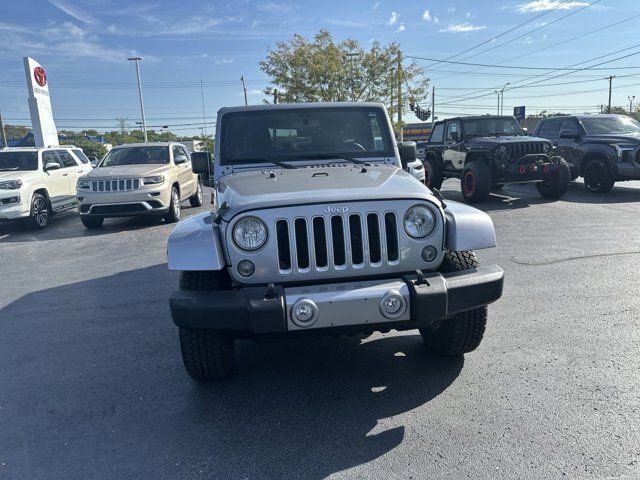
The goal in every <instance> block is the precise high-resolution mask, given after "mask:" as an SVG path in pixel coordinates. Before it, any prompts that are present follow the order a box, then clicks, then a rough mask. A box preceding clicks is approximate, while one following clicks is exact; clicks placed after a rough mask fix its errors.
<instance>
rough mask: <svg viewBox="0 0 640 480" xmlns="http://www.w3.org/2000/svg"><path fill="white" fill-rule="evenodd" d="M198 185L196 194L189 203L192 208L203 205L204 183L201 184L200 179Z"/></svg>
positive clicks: (190, 198)
mask: <svg viewBox="0 0 640 480" xmlns="http://www.w3.org/2000/svg"><path fill="white" fill-rule="evenodd" d="M196 183H197V185H198V186H197V187H196V193H194V194H193V195H191V196H190V197H189V203H190V204H191V206H192V207H201V206H202V203H203V201H202V200H203V194H202V182H200V179H198V181H197V182H196Z"/></svg>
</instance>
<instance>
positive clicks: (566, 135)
mask: <svg viewBox="0 0 640 480" xmlns="http://www.w3.org/2000/svg"><path fill="white" fill-rule="evenodd" d="M558 136H559V137H560V138H578V134H577V133H573V132H572V131H571V130H560V133H559V134H558Z"/></svg>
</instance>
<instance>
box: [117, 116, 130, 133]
mask: <svg viewBox="0 0 640 480" xmlns="http://www.w3.org/2000/svg"><path fill="white" fill-rule="evenodd" d="M127 120H129V117H116V121H117V122H118V126H119V127H120V133H121V134H122V135H124V134H126V133H127Z"/></svg>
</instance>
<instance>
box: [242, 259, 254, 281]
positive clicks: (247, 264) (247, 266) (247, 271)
mask: <svg viewBox="0 0 640 480" xmlns="http://www.w3.org/2000/svg"><path fill="white" fill-rule="evenodd" d="M255 271H256V266H255V265H254V264H253V262H252V261H251V260H241V261H240V262H239V263H238V273H239V274H240V276H242V277H250V276H251V275H253V272H255Z"/></svg>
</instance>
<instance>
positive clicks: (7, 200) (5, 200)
mask: <svg viewBox="0 0 640 480" xmlns="http://www.w3.org/2000/svg"><path fill="white" fill-rule="evenodd" d="M12 203H20V197H18V196H15V197H9V198H3V199H2V204H3V205H9V204H12Z"/></svg>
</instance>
